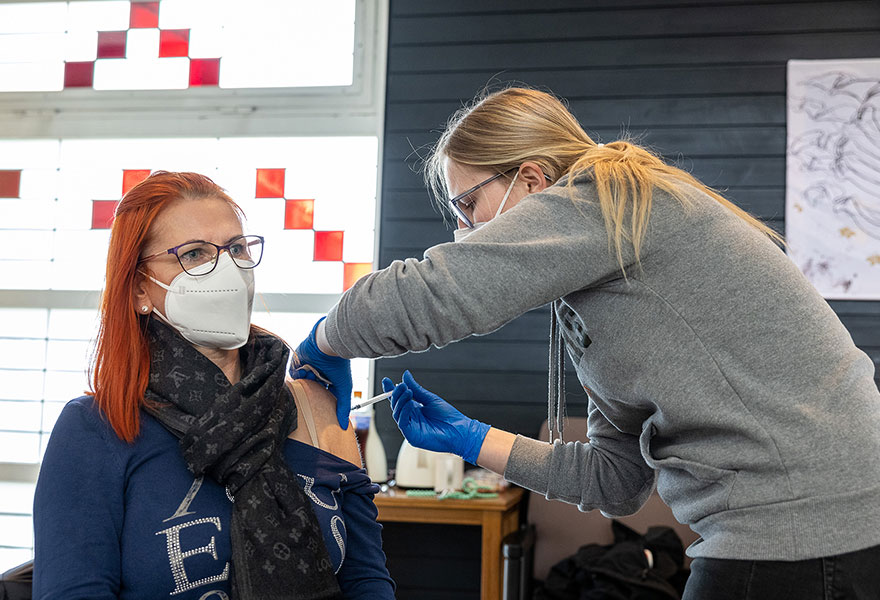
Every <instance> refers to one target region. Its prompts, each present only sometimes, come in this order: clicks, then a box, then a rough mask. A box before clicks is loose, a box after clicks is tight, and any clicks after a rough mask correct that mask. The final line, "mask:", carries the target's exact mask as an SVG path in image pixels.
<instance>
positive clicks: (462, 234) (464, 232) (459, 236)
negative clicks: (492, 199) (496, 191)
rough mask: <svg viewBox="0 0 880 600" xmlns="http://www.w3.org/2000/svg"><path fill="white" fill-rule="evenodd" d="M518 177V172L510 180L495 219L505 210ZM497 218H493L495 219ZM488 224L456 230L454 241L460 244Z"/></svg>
mask: <svg viewBox="0 0 880 600" xmlns="http://www.w3.org/2000/svg"><path fill="white" fill-rule="evenodd" d="M517 177H519V171H517V172H516V175H514V176H513V179H511V180H510V185H509V186H507V191H506V192H505V193H504V198H502V199H501V204H499V205H498V210H496V211H495V217H497V216H498V215H500V214H501V211H502V210H504V205H505V204H507V199H508V198H509V197H510V192H511V191H513V184H514V183H516V178H517ZM495 217H492V218H493V219H494V218H495ZM486 223H488V221H480V222H479V223H474V224H473V225H472V226H471V227H462V228H461V229H456V230H455V231H453V232H452V239H453V240H455V241H456V242H460V241H462V240H463V239H465V238H466V237H467V236H469V235H470V234H472V233H473V232H475V231H476V230H477V229H479V228H480V227H482V226H483V225H485V224H486Z"/></svg>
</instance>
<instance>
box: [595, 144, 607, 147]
mask: <svg viewBox="0 0 880 600" xmlns="http://www.w3.org/2000/svg"><path fill="white" fill-rule="evenodd" d="M604 145H605V144H602V143H598V144H596V148H601V147H602V146H604Z"/></svg>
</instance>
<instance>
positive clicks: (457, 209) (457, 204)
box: [449, 167, 519, 227]
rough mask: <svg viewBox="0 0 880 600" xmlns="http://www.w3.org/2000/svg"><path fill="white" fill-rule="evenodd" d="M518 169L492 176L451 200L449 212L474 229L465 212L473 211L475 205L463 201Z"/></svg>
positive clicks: (471, 202)
mask: <svg viewBox="0 0 880 600" xmlns="http://www.w3.org/2000/svg"><path fill="white" fill-rule="evenodd" d="M517 169H519V167H513V168H512V169H508V170H506V171H504V172H503V173H496V174H495V175H492V177H490V178H489V179H486V180H485V181H481V182H480V183H478V184H477V185H475V186H474V187H472V188H471V189H469V190H467V191H465V192H462V193H460V194H459V195H458V196H456V197H455V198H451V199H450V200H449V210H451V211H452V214H454V215H455V216H456V217H457V218H458V219H460V220H461V222H462V223H464V224H465V225H467V226H468V227H473V226H474V223H473V221H472V220H471V218H470V217H469V216H468V215H467V213H465V211H466V210H470V209H471V207H472V206H473V205H474V201H473V200H471V201H470V202H463V200H464V199H466V198H467V197H468V196H470V195H471V194H473V193H474V192H476V191H477V190H478V189H480V188H481V187H483V186H484V185H489V184H490V183H492V182H493V181H495V180H496V179H498V178H499V177H503V176H504V175H507V174H508V173H512V172H513V171H516V170H517Z"/></svg>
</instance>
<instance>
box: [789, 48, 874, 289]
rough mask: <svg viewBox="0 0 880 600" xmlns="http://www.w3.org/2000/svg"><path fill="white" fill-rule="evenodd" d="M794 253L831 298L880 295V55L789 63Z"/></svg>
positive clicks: (791, 240)
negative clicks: (868, 57) (870, 57)
mask: <svg viewBox="0 0 880 600" xmlns="http://www.w3.org/2000/svg"><path fill="white" fill-rule="evenodd" d="M786 148H787V152H786V203H785V204H786V210H785V231H786V239H787V241H788V244H789V248H788V253H789V256H790V257H791V258H792V260H794V262H795V263H796V264H797V265H798V266H799V267H800V269H801V271H803V273H804V274H805V275H806V276H807V278H808V279H809V280H810V281H811V282H812V283H813V285H814V286H815V287H816V288H817V289H818V290H819V292H821V293H822V295H823V296H825V297H826V298H829V299H838V300H880V59H855V60H791V61H789V62H788V143H787V146H786Z"/></svg>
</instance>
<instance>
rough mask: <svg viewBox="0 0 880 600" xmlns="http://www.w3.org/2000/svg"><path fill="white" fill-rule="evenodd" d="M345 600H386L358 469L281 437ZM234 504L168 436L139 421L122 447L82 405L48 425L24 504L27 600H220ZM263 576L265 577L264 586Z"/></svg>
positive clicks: (388, 590)
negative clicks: (30, 535) (29, 558)
mask: <svg viewBox="0 0 880 600" xmlns="http://www.w3.org/2000/svg"><path fill="white" fill-rule="evenodd" d="M284 457H285V459H286V460H287V464H288V465H290V468H291V469H292V470H293V472H294V473H295V474H296V475H297V479H298V480H299V482H300V484H301V485H302V487H303V490H304V491H305V492H306V495H307V496H308V498H310V499H311V501H312V508H313V509H314V511H315V514H316V515H317V517H318V521H319V522H320V524H321V528H322V530H323V533H324V540H325V542H326V545H327V550H328V551H329V553H330V558H331V560H332V561H333V566H334V569H336V575H337V578H338V580H339V586H340V587H341V588H342V591H343V593H344V594H345V597H346V598H357V599H359V600H386V599H393V598H394V583H393V582H392V580H391V577H390V576H389V574H388V570H387V569H386V568H385V554H384V553H383V552H382V538H381V530H382V526H381V525H379V523H377V522H376V516H377V510H376V506H375V504H374V503H373V496H374V495H375V493H376V491H378V488H377V486H376V485H375V484H373V483H372V482H371V481H370V479H369V477H367V474H366V472H365V471H364V470H363V469H362V468H360V467H357V466H355V465H353V464H352V463H350V462H348V461H346V460H343V459H341V458H339V457H337V456H334V455H332V454H330V453H328V452H325V451H323V450H320V449H318V448H315V447H313V446H310V445H308V444H304V443H302V442H298V441H296V440H291V439H288V440H286V441H285V444H284ZM231 515H232V503H231V502H230V501H229V499H228V498H227V496H226V492H225V490H224V489H223V487H221V486H220V485H218V484H217V483H215V482H214V481H212V480H210V479H208V478H204V479H203V478H198V479H194V478H193V475H192V473H190V472H189V471H188V470H187V468H186V465H185V463H184V460H183V457H182V455H181V452H180V448H179V446H178V441H177V438H175V437H174V436H173V435H172V434H171V433H169V432H168V431H167V430H166V429H165V428H164V427H163V426H162V425H160V424H159V423H158V421H156V420H155V419H153V418H152V417H151V416H149V415H147V414H146V413H144V412H141V432H140V435H139V436H138V438H137V439H136V440H135V442H134V443H133V444H131V445H129V444H126V443H125V442H123V441H122V440H120V439H119V438H118V437H116V434H115V433H114V432H113V430H112V429H111V428H110V426H109V425H108V424H107V422H106V420H104V419H102V418H101V416H100V414H99V412H98V410H97V408H96V407H95V406H94V403H93V400H92V398H90V397H87V396H86V397H82V398H77V399H76V400H73V401H71V402H69V403H68V404H67V406H66V407H65V408H64V410H63V411H62V413H61V416H60V417H59V418H58V421H57V423H56V425H55V429H54V430H53V432H52V437H51V438H50V440H49V445H48V447H47V448H46V455H45V457H44V459H43V465H42V468H41V470H40V478H39V480H38V482H37V489H36V494H35V496H34V531H35V562H34V595H33V597H34V599H35V600H48V599H55V598H58V599H62V598H63V599H64V600H78V599H83V600H85V599H88V600H105V599H111V598H112V599H114V600H115V599H120V600H155V599H156V598H160V597H162V598H164V597H171V598H175V600H228V598H229V569H230V562H229V561H230V558H231V548H230V541H229V524H230V518H231ZM270 576H271V575H270V574H267V577H270Z"/></svg>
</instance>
